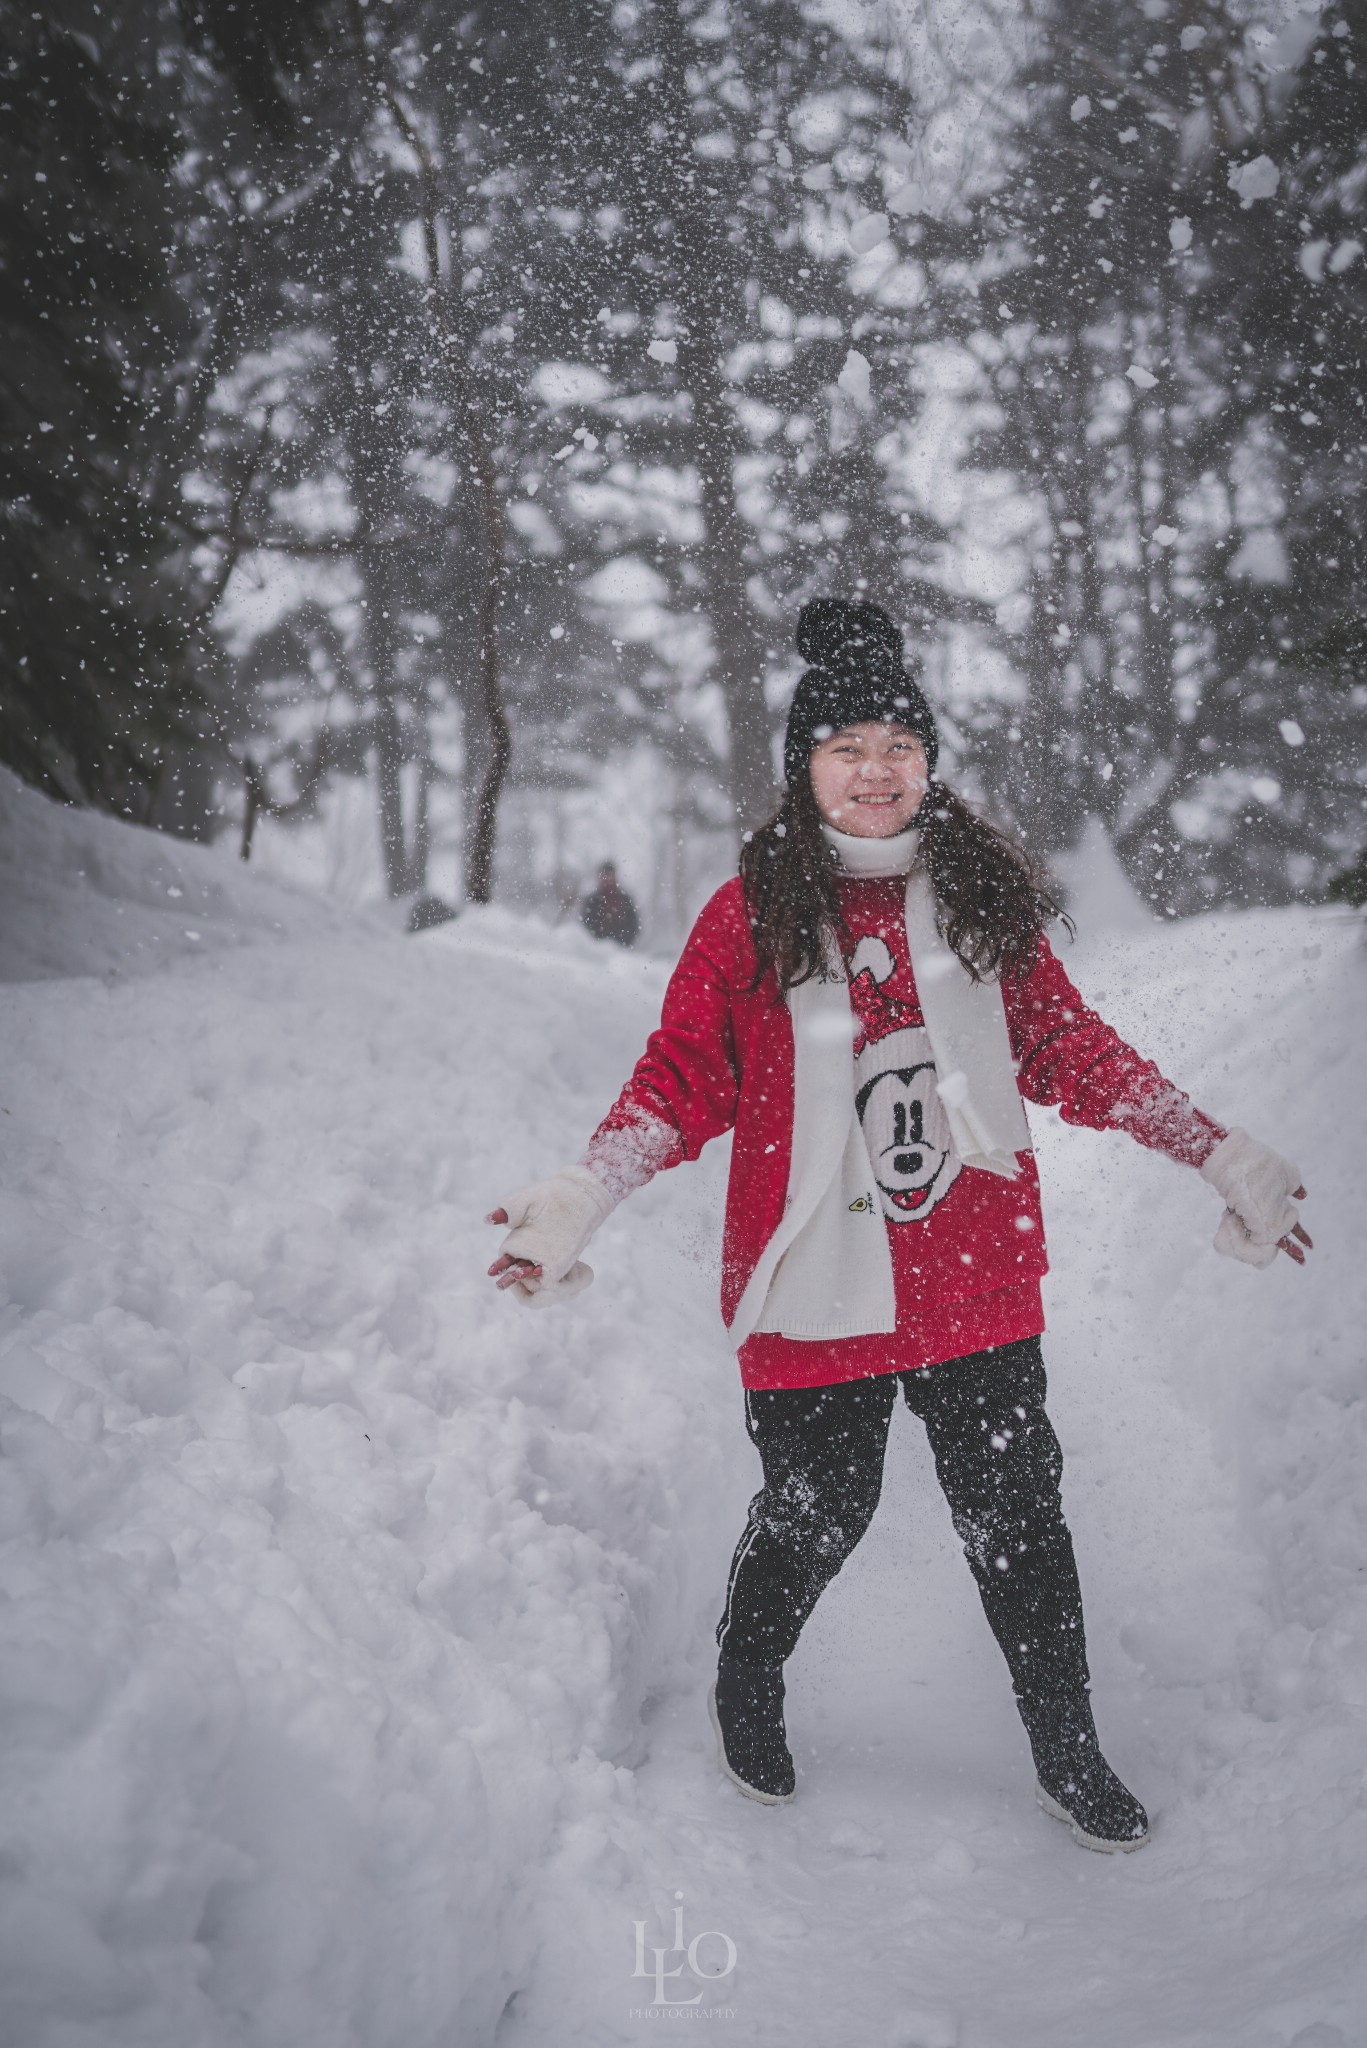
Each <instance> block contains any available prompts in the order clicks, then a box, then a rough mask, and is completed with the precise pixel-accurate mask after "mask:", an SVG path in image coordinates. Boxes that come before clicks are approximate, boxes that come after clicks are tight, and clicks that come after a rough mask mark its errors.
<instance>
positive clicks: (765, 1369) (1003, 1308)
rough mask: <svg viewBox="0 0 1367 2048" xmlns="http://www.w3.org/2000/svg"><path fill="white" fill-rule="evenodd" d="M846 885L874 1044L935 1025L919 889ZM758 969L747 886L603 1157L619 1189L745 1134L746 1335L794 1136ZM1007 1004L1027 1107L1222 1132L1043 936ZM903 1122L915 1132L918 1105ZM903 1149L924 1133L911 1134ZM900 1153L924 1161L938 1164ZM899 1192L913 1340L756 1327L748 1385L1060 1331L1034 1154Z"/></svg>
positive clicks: (734, 1171) (781, 1058)
mask: <svg viewBox="0 0 1367 2048" xmlns="http://www.w3.org/2000/svg"><path fill="white" fill-rule="evenodd" d="M841 894H842V907H843V909H844V912H845V916H846V919H847V924H848V929H849V935H850V954H849V958H848V959H847V963H846V964H847V967H849V966H850V965H851V963H852V964H853V968H854V973H853V976H852V984H851V999H852V1002H853V1005H854V1007H855V1009H856V1010H857V1012H858V1013H859V1017H860V1023H861V1033H860V1038H859V1043H858V1045H857V1047H856V1052H857V1053H858V1051H859V1047H861V1046H863V1045H865V1044H866V1043H868V1042H869V1041H874V1042H875V1044H876V1041H877V1040H878V1039H879V1038H880V1037H881V1036H884V1035H886V1034H891V1033H893V1032H894V1031H897V1030H906V1029H914V1028H915V1027H916V1026H919V1025H920V1023H921V1015H920V1007H919V1003H918V1001H917V997H916V988H915V981H914V979H913V977H912V973H911V966H910V961H909V959H908V958H907V946H906V926H905V916H904V885H903V883H902V882H901V881H900V880H896V879H894V880H891V881H858V880H847V881H844V882H842V884H841ZM861 940H862V941H863V942H864V943H863V946H862V947H861V945H860V941H861ZM870 949H872V950H870ZM861 960H871V961H872V962H873V963H874V964H873V969H872V971H871V970H870V969H869V967H867V966H866V967H864V968H863V970H862V971H861V970H860V962H861ZM755 968H756V960H755V949H754V942H753V939H752V937H751V932H750V923H749V919H748V916H747V914H746V907H745V899H744V894H743V890H742V886H741V883H740V881H739V879H737V880H735V881H732V882H728V883H726V884H725V886H724V887H723V888H721V889H719V890H718V891H717V893H716V895H715V896H713V897H712V899H711V901H710V902H709V903H708V904H707V905H706V906H705V907H704V909H703V911H702V913H701V915H700V916H699V918H698V921H697V923H696V924H695V925H694V927H693V930H692V932H691V933H690V935H689V938H688V942H687V944H686V945H685V947H684V950H683V955H682V957H681V959H680V961H679V964H678V966H677V967H676V968H675V970H674V973H673V975H672V976H671V978H670V982H669V987H668V989H667V991H666V994H665V1000H664V1009H663V1013H662V1016H661V1019H660V1025H659V1028H658V1030H656V1031H654V1032H653V1033H652V1034H651V1037H650V1040H649V1043H648V1044H647V1046H646V1049H645V1052H644V1053H643V1054H642V1056H641V1058H640V1060H638V1062H637V1064H636V1068H635V1071H634V1073H633V1074H632V1076H631V1079H630V1080H629V1081H628V1082H627V1085H626V1087H625V1088H624V1089H623V1090H622V1093H621V1095H620V1096H619V1097H618V1099H617V1101H616V1103H615V1104H614V1105H613V1107H612V1109H611V1110H609V1112H608V1114H607V1116H606V1117H605V1118H604V1119H603V1122H602V1123H601V1124H600V1125H599V1127H598V1130H597V1131H596V1132H595V1133H594V1136H593V1139H592V1141H591V1142H590V1145H589V1149H588V1154H587V1158H588V1160H589V1163H590V1164H591V1165H592V1166H594V1167H595V1169H596V1170H597V1171H598V1172H599V1173H600V1174H602V1176H603V1177H604V1179H606V1180H607V1181H608V1182H609V1183H610V1184H612V1185H613V1188H614V1192H616V1193H619V1194H620V1193H623V1192H625V1191H626V1190H627V1189H628V1188H629V1187H632V1186H638V1185H640V1184H641V1183H642V1182H643V1181H644V1180H646V1179H648V1178H649V1177H650V1175H651V1173H653V1172H654V1171H655V1170H657V1169H658V1168H661V1167H669V1166H677V1165H678V1164H679V1162H680V1161H681V1160H684V1159H694V1158H696V1157H697V1155H698V1154H699V1153H700V1152H701V1150H702V1148H703V1146H704V1145H705V1144H706V1143H707V1141H708V1139H709V1138H715V1137H719V1136H720V1135H721V1134H722V1133H723V1132H725V1131H728V1130H734V1132H735V1140H734V1146H733V1150H732V1155H731V1177H730V1185H729V1188H728V1191H727V1202H726V1224H725V1232H724V1236H723V1243H722V1288H721V1306H722V1315H723V1317H724V1319H725V1321H726V1323H727V1324H728V1326H729V1325H730V1323H731V1321H732V1319H733V1317H734V1315H735V1312H736V1306H737V1303H738V1302H739V1300H740V1297H741V1295H742V1293H743V1292H744V1290H745V1285H746V1282H747V1280H748V1279H749V1277H750V1274H751V1272H752V1271H753V1270H754V1267H755V1265H756V1262H757V1261H758V1259H759V1256H760V1254H761V1252H762V1251H763V1248H764V1246H765V1244H766V1243H767V1242H768V1240H769V1237H770V1235H771V1234H772V1232H773V1230H774V1229H775V1227H776V1225H777V1224H778V1221H779V1219H780V1217H781V1216H782V1214H783V1207H784V1200H785V1196H786V1194H787V1189H788V1167H789V1154H790V1146H791V1139H792V1125H793V1033H792V1022H791V1018H790V1015H789V1011H788V1007H787V1005H786V1003H784V1002H783V1001H782V999H781V998H780V996H779V993H778V988H777V984H776V981H775V979H774V977H773V975H772V973H770V974H766V975H765V977H764V978H763V980H761V981H760V983H759V985H758V987H757V988H753V989H752V988H751V986H750V984H751V983H752V982H753V981H754V979H755ZM1003 995H1004V998H1005V1003H1006V1014H1007V1022H1008V1026H1009V1030H1010V1037H1011V1047H1012V1053H1013V1056H1014V1057H1015V1059H1016V1060H1017V1062H1018V1063H1019V1074H1018V1079H1019V1084H1020V1090H1021V1093H1022V1095H1024V1096H1025V1098H1026V1099H1027V1101H1030V1102H1045V1103H1052V1104H1055V1105H1056V1106H1057V1107H1058V1109H1059V1112H1060V1114H1061V1115H1062V1116H1063V1117H1064V1119H1065V1120H1066V1121H1067V1122H1069V1123H1076V1124H1086V1125H1089V1126H1090V1127H1091V1128H1093V1129H1095V1130H1100V1129H1103V1128H1106V1127H1113V1128H1116V1129H1121V1130H1126V1131H1128V1132H1129V1133H1130V1135H1131V1136H1132V1137H1134V1138H1137V1139H1138V1140H1139V1142H1140V1143H1141V1144H1143V1145H1149V1146H1152V1147H1154V1148H1155V1149H1156V1150H1158V1151H1162V1152H1166V1153H1167V1154H1168V1155H1169V1156H1170V1157H1171V1158H1173V1159H1177V1160H1181V1161H1183V1162H1185V1163H1186V1164H1189V1165H1192V1166H1199V1165H1200V1164H1201V1163H1202V1162H1203V1161H1204V1160H1205V1159H1206V1157H1207V1156H1208V1155H1209V1153H1210V1152H1211V1151H1212V1150H1213V1149H1214V1147H1215V1146H1216V1144H1218V1142H1219V1140H1220V1139H1221V1138H1222V1137H1223V1135H1224V1132H1223V1130H1222V1129H1221V1127H1220V1126H1219V1125H1218V1124H1215V1123H1213V1122H1211V1120H1210V1119H1209V1118H1208V1117H1205V1116H1203V1115H1202V1114H1201V1112H1200V1111H1199V1110H1197V1109H1195V1108H1193V1106H1192V1104H1191V1102H1190V1101H1189V1100H1188V1098H1187V1097H1186V1096H1185V1095H1183V1094H1182V1093H1181V1092H1180V1091H1179V1090H1178V1089H1176V1088H1174V1087H1173V1085H1172V1084H1171V1082H1169V1081H1167V1080H1165V1079H1164V1077H1163V1075H1162V1074H1161V1073H1160V1072H1159V1071H1158V1069H1157V1068H1156V1067H1155V1066H1153V1065H1152V1064H1151V1063H1150V1062H1149V1061H1147V1060H1144V1059H1142V1058H1141V1057H1140V1055H1139V1054H1138V1053H1137V1052H1135V1051H1134V1049H1133V1048H1132V1047H1131V1046H1128V1045H1126V1044H1125V1042H1124V1040H1123V1039H1121V1038H1120V1037H1119V1036H1118V1035H1117V1034H1116V1032H1114V1031H1113V1030H1112V1029H1111V1027H1110V1025H1108V1024H1106V1023H1104V1022H1103V1021H1102V1019H1101V1018H1100V1017H1098V1016H1097V1015H1096V1013H1095V1011H1093V1010H1089V1009H1088V1008H1087V1006H1086V1004H1085V1003H1084V1002H1083V1000H1082V998H1081V996H1080V995H1079V994H1078V992H1077V990H1076V989H1075V988H1074V987H1073V984H1072V983H1071V981H1070V980H1069V979H1068V976H1067V975H1066V974H1065V973H1064V970H1063V968H1062V967H1061V966H1060V964H1059V962H1058V960H1057V958H1056V957H1055V955H1054V952H1053V949H1052V948H1051V947H1050V945H1049V942H1048V940H1047V939H1044V938H1041V940H1040V943H1039V949H1038V951H1037V953H1036V956H1035V959H1034V961H1033V963H1032V965H1031V966H1030V968H1029V969H1028V970H1027V971H1025V972H1023V973H1021V974H1018V975H1016V976H1014V977H1012V978H1011V979H1009V980H1007V981H1006V982H1005V983H1004V984H1003ZM858 1064H859V1062H857V1065H858ZM884 1078H886V1079H889V1080H891V1079H893V1078H894V1077H893V1076H891V1075H888V1076H885V1077H884ZM909 1107H910V1111H911V1114H912V1115H913V1116H914V1118H915V1131H914V1134H913V1135H914V1139H915V1142H917V1143H918V1144H919V1143H921V1142H922V1125H921V1116H920V1110H919V1108H918V1106H917V1105H916V1104H915V1103H914V1102H913V1103H911V1104H910V1105H909ZM861 1114H862V1105H861ZM899 1114H901V1115H902V1116H903V1119H904V1124H905V1118H906V1114H907V1105H904V1107H903V1110H902V1111H901V1112H899ZM931 1118H932V1121H933V1105H931ZM902 1128H903V1127H902V1126H899V1133H900V1131H901V1129H902ZM897 1142H898V1143H899V1144H901V1143H904V1142H906V1141H905V1139H904V1138H903V1137H902V1136H901V1135H900V1134H899V1136H898V1139H897ZM930 1143H931V1144H932V1145H933V1143H934V1139H933V1137H932V1138H930ZM898 1156H899V1157H901V1158H904V1159H906V1158H910V1159H912V1160H914V1161H916V1162H917V1163H919V1162H920V1160H921V1158H922V1156H923V1155H922V1154H921V1153H912V1154H901V1155H898ZM884 1200H885V1209H886V1213H887V1214H888V1216H889V1219H890V1220H889V1221H888V1225H887V1228H888V1232H889V1237H890V1241H891V1248H892V1255H893V1274H894V1282H895V1286H896V1296H897V1330H896V1334H895V1335H889V1336H877V1337H848V1338H841V1339H837V1340H829V1341H821V1342H804V1341H799V1340H795V1339H792V1338H788V1337H784V1336H780V1335H776V1334H757V1335H754V1336H751V1337H749V1338H748V1339H747V1340H746V1342H745V1343H744V1344H743V1345H742V1347H741V1352H740V1364H741V1376H742V1379H743V1380H744V1382H745V1384H746V1385H747V1386H750V1387H785V1386H820V1385H826V1384H829V1383H830V1382H832V1381H835V1380H845V1379H854V1378H861V1377H863V1376H864V1375H866V1374H868V1373H873V1372H888V1371H904V1370H907V1369H909V1368H911V1367H916V1366H921V1365H930V1364H934V1363H937V1362H939V1361H940V1360H942V1359H946V1358H954V1357H962V1356H965V1355H967V1353H969V1352H971V1351H977V1350H981V1349H983V1348H984V1347H986V1346H987V1345H989V1344H1001V1343H1008V1342H1010V1341H1012V1339H1014V1338H1017V1337H1024V1336H1032V1335H1036V1334H1038V1332H1039V1331H1040V1330H1042V1329H1043V1327H1044V1323H1043V1314H1042V1310H1041V1305H1040V1291H1039V1283H1040V1278H1041V1276H1042V1275H1043V1274H1044V1272H1045V1271H1046V1270H1047V1265H1048V1261H1047V1258H1046V1255H1045V1246H1044V1226H1043V1217H1042V1215H1041V1212H1040V1200H1039V1183H1038V1179H1037V1177H1036V1173H1035V1164H1034V1159H1033V1156H1031V1155H1028V1154H1027V1155H1023V1156H1022V1159H1021V1172H1020V1174H1019V1175H1018V1177H1017V1178H1016V1179H1015V1180H1006V1179H1004V1178H1002V1177H1001V1176H1000V1175H997V1174H991V1173H985V1172H980V1171H977V1170H975V1169H973V1168H971V1167H960V1166H959V1164H958V1162H957V1159H955V1160H954V1161H953V1162H952V1171H951V1173H950V1175H949V1177H948V1179H947V1182H946V1181H945V1180H943V1179H942V1180H941V1181H940V1183H939V1184H938V1185H937V1186H936V1187H935V1190H934V1194H933V1198H929V1197H928V1198H926V1199H925V1200H924V1201H923V1200H922V1194H921V1191H920V1190H919V1189H916V1188H912V1189H911V1190H910V1191H909V1192H903V1191H902V1190H901V1189H899V1188H896V1187H894V1188H892V1189H889V1190H887V1191H885V1195H884ZM917 1204H920V1205H921V1206H920V1207H919V1208H918V1207H917V1206H915V1205H917Z"/></svg>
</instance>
